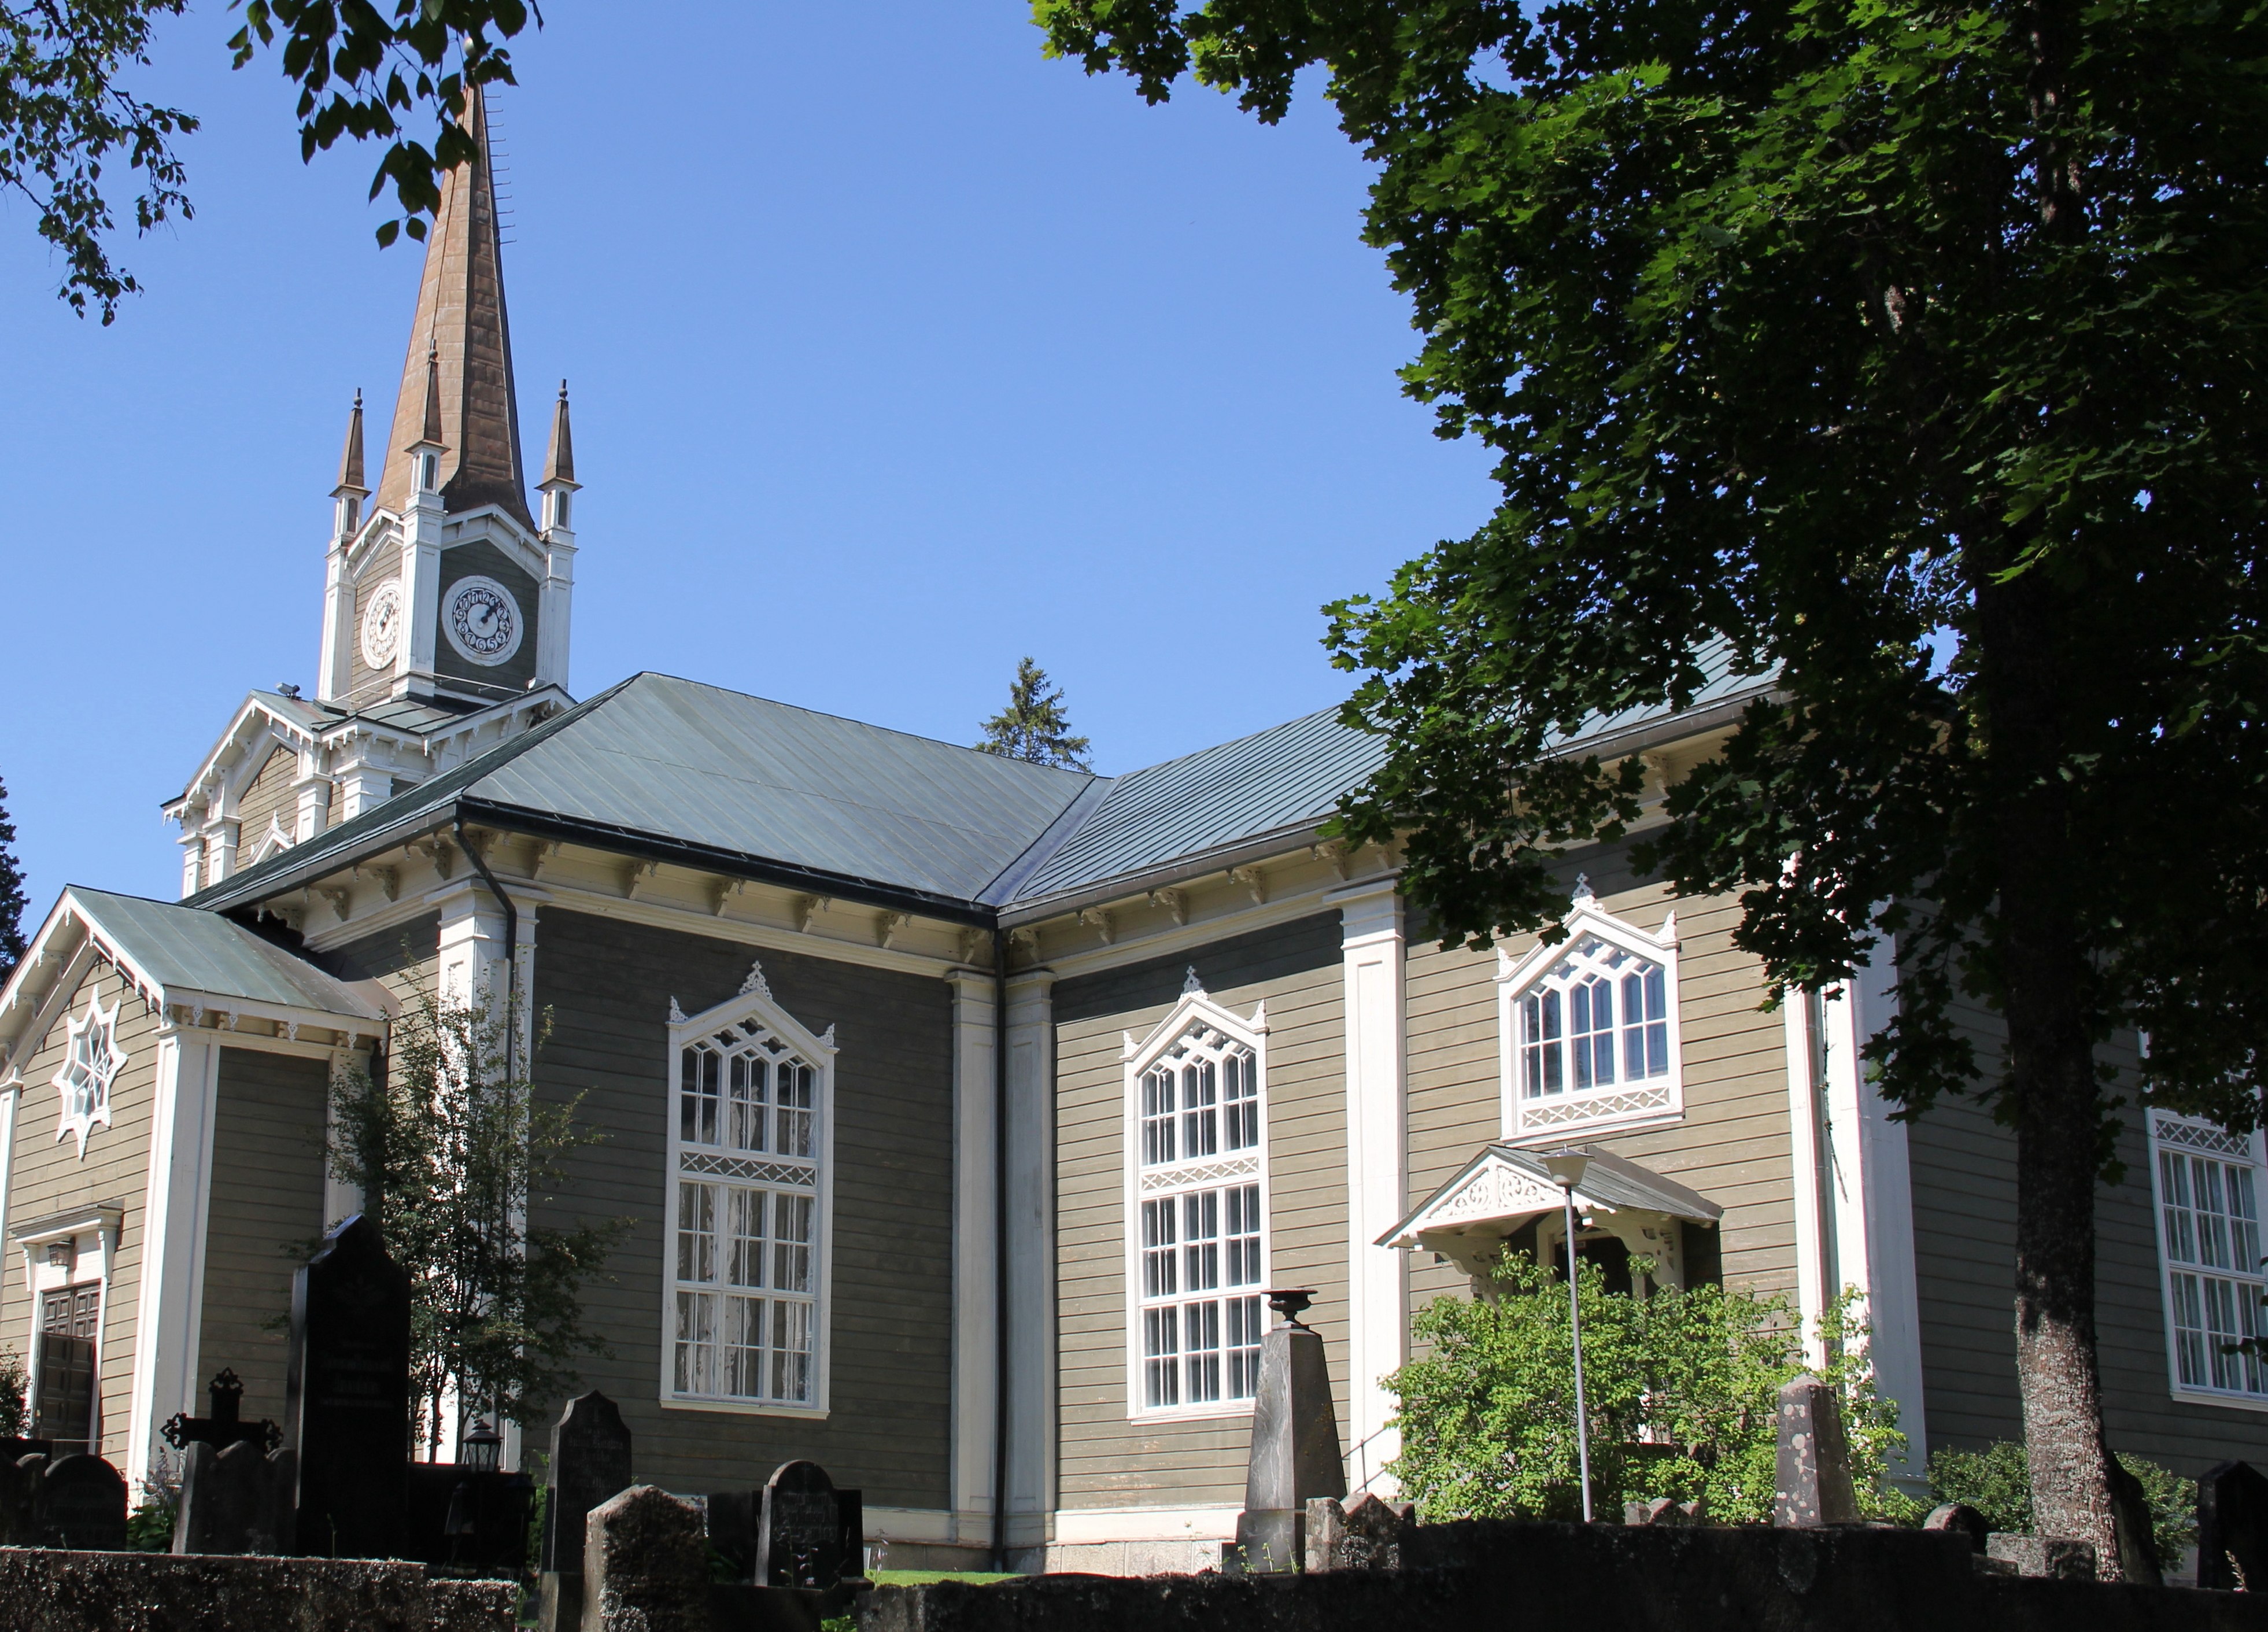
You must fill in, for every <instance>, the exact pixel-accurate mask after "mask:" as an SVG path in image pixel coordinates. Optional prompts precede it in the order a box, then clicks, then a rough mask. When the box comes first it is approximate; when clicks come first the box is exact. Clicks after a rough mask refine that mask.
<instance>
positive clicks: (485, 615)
mask: <svg viewBox="0 0 2268 1632" xmlns="http://www.w3.org/2000/svg"><path fill="white" fill-rule="evenodd" d="M523 628H524V624H523V620H522V619H521V617H520V615H519V602H518V601H516V600H514V599H512V592H511V591H510V590H508V589H506V588H504V585H503V584H499V583H497V581H496V580H495V579H494V578H483V577H470V578H459V579H458V580H457V581H456V582H455V583H454V584H451V585H449V587H448V589H447V590H446V591H445V592H443V594H442V598H441V629H442V632H443V633H444V634H446V635H447V636H448V637H449V643H450V644H451V645H452V646H454V647H455V648H456V649H457V651H459V652H460V653H461V654H462V655H463V656H464V657H465V658H466V659H467V660H468V661H469V662H473V663H477V664H480V665H483V666H487V665H494V664H498V663H504V662H509V661H510V660H511V658H512V654H513V653H514V652H516V651H519V637H520V635H521V633H522V632H523Z"/></svg>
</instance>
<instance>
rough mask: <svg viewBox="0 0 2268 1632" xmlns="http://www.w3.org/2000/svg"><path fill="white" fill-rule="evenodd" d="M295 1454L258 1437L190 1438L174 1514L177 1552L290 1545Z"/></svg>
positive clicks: (277, 1551)
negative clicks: (225, 1441) (267, 1447)
mask: <svg viewBox="0 0 2268 1632" xmlns="http://www.w3.org/2000/svg"><path fill="white" fill-rule="evenodd" d="M297 1471H298V1468H297V1459H295V1458H294V1457H293V1456H292V1454H291V1452H289V1451H264V1450H262V1449H261V1445H260V1443H259V1442H258V1441H257V1440H252V1439H239V1440H237V1441H235V1442H234V1443H232V1444H231V1445H214V1444H213V1443H212V1442H211V1441H210V1440H209V1439H192V1440H191V1441H190V1442H189V1448H188V1458H187V1459H186V1463H185V1466H184V1467H183V1468H182V1473H181V1496H180V1505H179V1506H178V1507H177V1508H176V1509H175V1510H174V1514H173V1551H174V1552H176V1553H262V1554H269V1555H282V1554H285V1553H288V1552H290V1551H291V1487H292V1485H293V1483H294V1482H295V1481H294V1478H293V1475H294V1474H295V1473H296V1472H297Z"/></svg>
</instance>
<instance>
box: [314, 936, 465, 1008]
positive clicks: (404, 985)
mask: <svg viewBox="0 0 2268 1632" xmlns="http://www.w3.org/2000/svg"><path fill="white" fill-rule="evenodd" d="M440 942H441V915H440V914H439V913H437V912H434V913H426V914H424V915H422V916H419V917H416V918H412V919H410V920H409V922H408V923H401V924H397V925H395V926H394V928H393V929H390V930H379V931H377V932H376V933H375V934H372V935H366V936H364V937H362V938H361V939H360V940H354V941H349V942H347V943H346V944H345V945H342V946H335V947H333V948H332V949H331V950H330V951H328V952H324V953H322V954H321V955H320V957H318V958H317V959H315V961H316V962H317V963H319V964H320V965H321V966H322V967H323V968H324V969H325V970H326V971H327V972H328V973H329V974H334V975H335V976H337V977H338V978H339V979H340V980H342V981H370V980H375V981H380V982H382V983H383V984H384V985H385V987H386V989H387V992H388V993H389V994H390V995H391V996H392V997H393V999H394V1002H395V1003H397V1004H399V1005H400V1006H401V1009H402V1011H404V1012H407V1013H415V1012H416V1007H417V1003H418V1002H419V1000H420V999H421V998H431V996H433V995H434V980H435V973H436V971H437V970H438V968H439V967H440V962H441V954H440Z"/></svg>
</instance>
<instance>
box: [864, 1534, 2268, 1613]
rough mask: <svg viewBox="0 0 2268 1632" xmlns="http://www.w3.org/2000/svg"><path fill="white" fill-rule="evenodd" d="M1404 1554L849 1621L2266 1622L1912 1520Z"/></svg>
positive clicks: (1073, 1581)
mask: <svg viewBox="0 0 2268 1632" xmlns="http://www.w3.org/2000/svg"><path fill="white" fill-rule="evenodd" d="M1403 1546H1404V1556H1405V1558H1406V1559H1407V1560H1408V1562H1409V1566H1410V1567H1409V1568H1407V1569H1404V1570H1379V1571H1366V1570H1340V1571H1334V1572H1331V1573H1329V1574H1317V1575H1305V1576H1282V1577H1262V1578H1239V1577H1227V1576H1219V1575H1211V1576H1156V1577H1148V1578H1145V1579H1139V1580H1113V1579H1109V1578H1107V1577H1095V1576H1054V1577H1046V1576H1042V1577H1034V1578H1031V1579H1028V1580H1024V1581H1016V1582H1005V1583H1001V1584H996V1585H985V1586H977V1585H971V1584H968V1583H965V1582H938V1583H934V1584H929V1585H925V1586H913V1587H880V1588H877V1589H876V1590H875V1591H874V1592H873V1593H872V1594H870V1595H868V1596H867V1597H866V1598H865V1599H864V1600H863V1601H862V1602H861V1604H860V1606H859V1610H858V1627H859V1632H1200V1629H1202V1632H1213V1629H1215V1628H1219V1629H1221V1632H1228V1629H1230V1628H1233V1629H1234V1632H1374V1629H1375V1628H1381V1627H1403V1628H1459V1629H1460V1632H1495V1629H1496V1628H1506V1629H1507V1632H1508V1629H1509V1628H1515V1627H1516V1628H1520V1629H1521V1632H1598V1629H1599V1628H1640V1627H1642V1628H1647V1632H1757V1629H1759V1628H1768V1629H1769V1632H1798V1629H1802V1632H1810V1629H1812V1628H1818V1629H1819V1632H1914V1629H1915V1628H1926V1632H2071V1629H2073V1628H2087V1632H2268V1595H2262V1596H2255V1595H2254V1594H2251V1593H2239V1592H2197V1591H2194V1590H2187V1589H2181V1588H2170V1587H2142V1586H2098V1585H2095V1584H2088V1583H2081V1582H2073V1581H2050V1580H2036V1579H2026V1578H2021V1577H2008V1576H1999V1575H1988V1574H1985V1573H1983V1572H1982V1571H1980V1570H1978V1569H1977V1566H1976V1565H1975V1564H1974V1563H1973V1562H1971V1561H1972V1559H1973V1558H1974V1556H1975V1555H1973V1554H1972V1552H1971V1551H1970V1546H1969V1543H1968V1542H1967V1540H1965V1539H1964V1538H1962V1537H1960V1536H1956V1535H1952V1534H1948V1533H1929V1532H1922V1531H1910V1530H1865V1529H1855V1528H1852V1529H1831V1530H1768V1529H1764V1528H1761V1527H1757V1528H1742V1529H1734V1528H1717V1527H1703V1528H1696V1529H1682V1528H1646V1529H1624V1528H1619V1527H1615V1526H1609V1525H1543V1524H1504V1523H1477V1522H1475V1523H1465V1524H1456V1525H1425V1526H1422V1527H1420V1528H1419V1529H1418V1530H1416V1531H1414V1532H1412V1533H1410V1536H1409V1537H1408V1539H1407V1540H1405V1541H1404V1544H1403Z"/></svg>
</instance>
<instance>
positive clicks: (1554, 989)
mask: <svg viewBox="0 0 2268 1632" xmlns="http://www.w3.org/2000/svg"><path fill="white" fill-rule="evenodd" d="M1519 1015H1520V1092H1521V1095H1522V1096H1523V1097H1524V1098H1527V1099H1543V1098H1547V1097H1549V1096H1551V1095H1555V1094H1563V1093H1568V1092H1577V1093H1581V1092H1589V1091H1591V1090H1593V1089H1599V1088H1611V1087H1613V1086H1615V1085H1616V1084H1622V1083H1643V1082H1646V1081H1649V1080H1651V1079H1653V1078H1656V1077H1668V1075H1669V979H1668V971H1667V970H1666V969H1665V968H1664V967H1662V966H1661V964H1659V963H1657V962H1655V961H1653V959H1648V958H1641V957H1639V956H1638V954H1637V953H1635V952H1627V951H1625V950H1624V949H1623V948H1622V947H1619V946H1616V945H1613V944H1611V943H1610V942H1608V941H1604V940H1602V939H1600V938H1599V937H1597V936H1595V935H1586V936H1584V937H1581V938H1580V940H1578V941H1577V942H1576V943H1575V945H1574V948H1573V950H1572V951H1571V952H1568V953H1567V955H1566V956H1565V957H1564V958H1562V959H1559V961H1558V962H1557V963H1555V964H1554V965H1552V967H1550V970H1549V971H1548V972H1547V973H1546V974H1544V975H1543V977H1542V979H1540V980H1538V981H1536V982H1535V984H1534V985H1532V986H1530V987H1529V988H1528V989H1527V990H1526V991H1525V992H1524V993H1522V994H1521V997H1520V999H1519Z"/></svg>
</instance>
